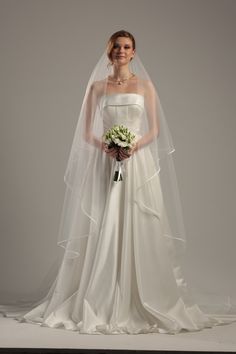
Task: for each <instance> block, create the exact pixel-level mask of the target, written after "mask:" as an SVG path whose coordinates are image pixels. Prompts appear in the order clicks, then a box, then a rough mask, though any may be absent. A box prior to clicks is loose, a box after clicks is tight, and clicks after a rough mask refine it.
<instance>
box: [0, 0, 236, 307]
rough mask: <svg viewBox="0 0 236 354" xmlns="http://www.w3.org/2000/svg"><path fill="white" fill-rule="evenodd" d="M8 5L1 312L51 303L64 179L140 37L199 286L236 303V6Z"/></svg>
mask: <svg viewBox="0 0 236 354" xmlns="http://www.w3.org/2000/svg"><path fill="white" fill-rule="evenodd" d="M0 6H1V8H0V45H1V56H0V60H1V65H0V67H1V80H0V85H1V87H0V89H1V92H0V97H1V104H0V110H1V136H0V144H1V145H0V152H1V165H0V166H1V183H0V193H1V205H0V218H1V224H0V225H1V250H0V252H1V253H0V284H1V289H0V301H1V303H2V302H4V301H6V300H8V301H9V300H11V299H16V298H17V299H21V298H24V299H26V298H27V296H29V295H30V296H32V294H35V298H38V297H40V296H41V294H42V292H43V287H44V286H45V284H46V283H47V279H48V280H50V279H51V277H52V273H55V272H56V270H55V269H56V268H55V264H57V263H56V262H57V259H58V257H59V258H60V256H61V255H62V250H61V249H60V248H59V247H57V246H56V240H57V232H58V226H59V219H60V212H61V208H62V203H63V198H64V192H65V184H64V181H63V176H64V171H65V167H66V163H67V159H68V155H69V151H70V147H71V143H72V138H73V135H74V130H75V127H76V124H77V119H78V113H79V111H80V106H81V103H82V99H83V94H84V90H85V87H86V84H87V80H88V78H89V76H90V73H91V70H92V68H93V66H94V65H95V63H96V62H97V60H98V59H99V57H100V55H101V54H102V53H103V51H104V49H105V46H106V43H107V40H108V38H109V36H110V35H111V34H112V33H113V32H115V31H117V30H120V29H126V30H128V31H130V32H131V33H133V35H134V36H135V38H136V41H137V52H138V53H139V55H140V57H141V60H142V61H143V63H144V65H145V67H146V68H147V70H148V72H149V74H150V76H151V78H152V79H153V81H154V83H155V85H156V87H157V88H158V92H159V95H160V98H161V102H162V105H163V109H164V112H165V115H166V118H167V120H168V124H169V127H170V130H171V133H172V136H173V139H174V144H175V148H176V151H175V153H174V155H173V157H174V161H175V167H176V172H177V177H178V183H179V188H180V193H181V201H182V205H183V213H184V220H185V226H186V231H187V238H188V250H187V255H186V259H187V262H188V269H187V270H188V271H189V274H191V276H190V279H189V282H190V283H191V284H192V285H193V286H199V287H200V288H203V289H206V290H207V291H210V292H215V293H220V292H222V293H224V294H226V293H229V294H232V293H234V294H235V282H234V270H235V263H236V261H235V246H236V241H235V220H236V213H235V209H236V208H235V199H236V192H235V180H236V168H235V151H236V143H235V131H236V130H235V128H236V122H235V118H236V117H235V112H236V109H235V108H236V96H235V79H236V77H235V63H236V50H235V29H236V28H235V27H236V26H235V23H236V22H235V18H236V16H235V15H236V1H233V0H148V1H147V0H119V1H117V0H94V1H92V0H32V1H30V0H4V1H3V0H2V1H1V2H0ZM55 274H56V273H55ZM45 279H46V283H45ZM42 282H43V284H44V285H43V284H42Z"/></svg>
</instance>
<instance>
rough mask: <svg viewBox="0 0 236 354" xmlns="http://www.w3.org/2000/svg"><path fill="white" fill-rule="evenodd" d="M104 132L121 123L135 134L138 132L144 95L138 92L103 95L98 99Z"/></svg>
mask: <svg viewBox="0 0 236 354" xmlns="http://www.w3.org/2000/svg"><path fill="white" fill-rule="evenodd" d="M100 109H101V112H102V117H103V127H104V132H105V131H107V130H108V129H110V128H111V127H112V126H113V125H116V124H123V125H125V126H126V127H127V128H129V129H130V130H132V131H133V132H134V133H135V134H140V129H141V122H142V113H143V110H144V96H143V95H141V94H138V93H114V94H110V95H103V96H102V97H101V101H100Z"/></svg>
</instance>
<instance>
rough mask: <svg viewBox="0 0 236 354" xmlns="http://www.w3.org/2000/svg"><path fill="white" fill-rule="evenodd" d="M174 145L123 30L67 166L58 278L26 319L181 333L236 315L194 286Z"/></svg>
mask: <svg viewBox="0 0 236 354" xmlns="http://www.w3.org/2000/svg"><path fill="white" fill-rule="evenodd" d="M115 127H116V129H117V130H116V131H115V130H114V128H115ZM122 129H123V130H122ZM125 129H126V130H125ZM108 132H110V135H109V134H108ZM117 132H118V133H117ZM125 132H126V133H127V132H128V133H127V134H128V135H126V133H125ZM116 133H117V134H118V135H117V136H118V137H117V136H115V134H116ZM119 134H120V135H119ZM127 136H129V138H130V137H133V138H132V139H131V138H130V139H128V138H127ZM109 139H110V140H109ZM127 139H128V140H129V141H128V140H127ZM174 150H175V149H174V146H173V143H172V138H171V134H170V132H169V129H168V126H167V122H166V120H165V116H164V113H163V110H162V107H161V104H160V99H159V96H158V94H157V90H156V88H155V86H154V84H153V83H152V81H151V80H150V78H149V76H148V74H147V72H146V70H145V69H144V67H143V65H142V63H141V61H140V59H139V57H138V55H137V53H136V43H135V39H134V37H133V35H132V34H131V33H129V32H127V31H124V30H121V31H118V32H116V33H114V34H113V35H112V36H111V37H110V39H109V41H108V45H107V48H106V51H105V53H104V54H103V55H102V57H101V58H100V60H99V62H98V63H97V65H96V66H95V68H94V70H93V72H92V74H91V77H90V79H89V82H88V85H87V89H86V92H85V96H84V100H83V104H82V108H81V112H80V115H79V119H78V124H77V127H76V131H75V135H74V139H73V143H72V147H71V152H70V156H69V160H68V164H67V167H66V171H65V176H64V180H65V183H66V193H65V199H64V204H63V208H62V214H61V222H60V227H59V235H58V245H60V246H62V247H63V248H64V256H63V260H62V263H61V265H60V269H59V272H58V275H57V278H56V279H55V281H54V283H53V285H52V286H51V288H50V290H49V292H48V294H47V295H46V297H45V298H44V299H42V300H41V301H40V302H39V303H38V304H37V306H35V307H33V308H32V309H30V310H29V311H26V312H25V313H24V314H23V315H22V316H20V317H18V318H17V319H18V320H19V321H20V322H24V321H25V322H30V323H36V324H40V325H41V326H47V327H53V328H56V327H62V328H65V329H68V330H74V331H78V332H80V333H90V334H116V333H117V334H119V333H128V334H138V333H149V332H156V333H170V334H175V333H179V332H180V331H182V330H185V331H198V330H201V329H203V328H205V327H213V326H215V325H220V324H225V323H230V322H232V321H235V320H236V318H235V317H230V316H228V317H227V316H220V315H219V316H213V315H210V314H206V313H204V312H203V311H202V310H201V309H200V307H199V306H198V305H197V304H196V303H195V302H194V300H193V299H192V297H191V295H190V292H189V290H188V286H187V283H186V281H185V278H184V275H183V271H182V260H183V255H184V251H185V246H186V236H185V230H184V224H183V218H182V211H181V204H180V198H179V192H178V186H177V181H176V177H175V169H174V165H173V160H172V153H173V152H174Z"/></svg>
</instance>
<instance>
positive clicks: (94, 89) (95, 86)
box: [90, 80, 106, 97]
mask: <svg viewBox="0 0 236 354" xmlns="http://www.w3.org/2000/svg"><path fill="white" fill-rule="evenodd" d="M105 82H106V81H105V80H98V81H94V82H93V83H92V84H91V86H90V91H91V93H92V94H93V95H95V96H97V97H100V96H101V95H102V94H103V92H104V89H105Z"/></svg>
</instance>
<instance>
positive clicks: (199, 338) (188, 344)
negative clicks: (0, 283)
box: [0, 317, 236, 352]
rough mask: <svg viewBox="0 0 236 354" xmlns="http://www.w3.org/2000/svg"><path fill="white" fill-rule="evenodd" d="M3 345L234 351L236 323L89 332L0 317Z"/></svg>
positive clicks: (0, 334)
mask: <svg viewBox="0 0 236 354" xmlns="http://www.w3.org/2000/svg"><path fill="white" fill-rule="evenodd" d="M0 348H68V349H107V350H108V349H117V350H157V351H159V350H171V351H172V350H173V351H180V350H182V351H229V352H230V351H234V352H236V323H235V322H234V323H231V324H227V325H222V326H216V327H214V328H205V329H204V330H202V331H198V332H184V333H179V334H176V335H168V334H154V333H153V334H138V335H127V334H122V335H102V334H101V335H89V334H79V333H78V332H74V331H68V330H65V329H62V328H57V329H52V328H47V327H40V326H39V325H37V324H29V323H25V322H24V323H19V322H18V321H16V320H14V319H13V318H6V317H0Z"/></svg>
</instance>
